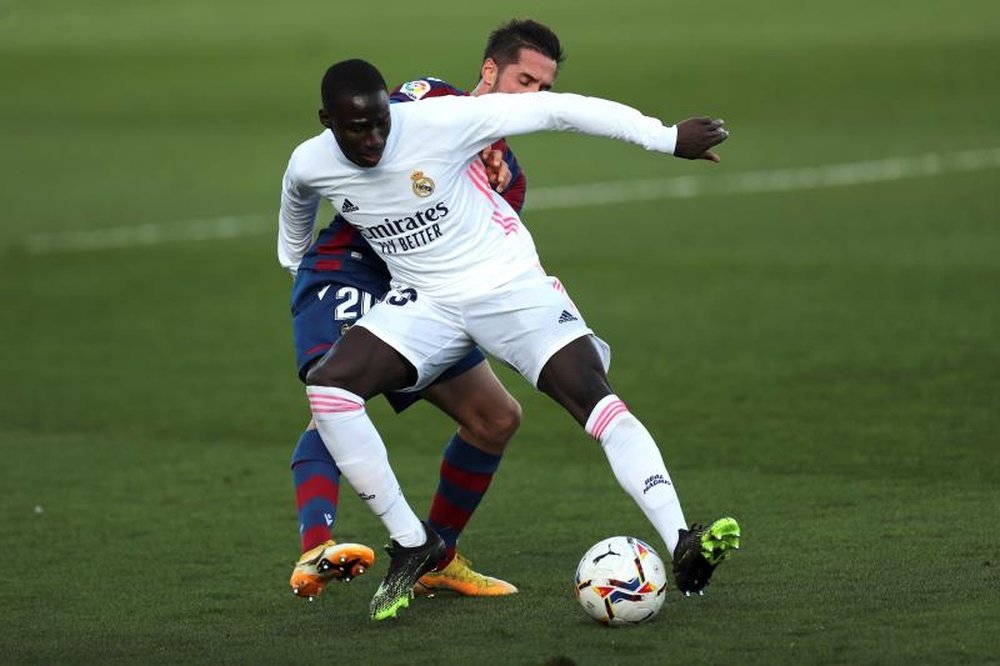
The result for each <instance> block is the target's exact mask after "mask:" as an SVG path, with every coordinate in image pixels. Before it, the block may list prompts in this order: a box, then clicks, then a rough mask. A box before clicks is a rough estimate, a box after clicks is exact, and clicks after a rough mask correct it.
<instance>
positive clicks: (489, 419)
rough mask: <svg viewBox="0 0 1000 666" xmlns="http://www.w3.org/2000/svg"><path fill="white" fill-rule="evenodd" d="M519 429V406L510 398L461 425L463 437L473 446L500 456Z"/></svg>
mask: <svg viewBox="0 0 1000 666" xmlns="http://www.w3.org/2000/svg"><path fill="white" fill-rule="evenodd" d="M519 427H521V405H520V404H518V402H517V400H515V399H514V398H513V397H512V396H508V399H507V400H506V401H504V402H503V403H498V404H495V405H493V406H492V408H491V409H490V411H488V412H485V413H480V414H477V415H476V418H474V419H471V420H470V421H469V422H468V423H463V424H462V429H463V433H462V434H463V436H464V437H465V438H466V439H467V440H468V441H469V442H470V443H472V444H473V445H475V446H477V447H478V448H480V449H483V450H484V451H487V452H488V453H492V454H494V455H500V454H502V453H503V452H504V450H505V449H506V448H507V444H508V443H509V442H510V440H511V439H512V438H513V437H514V433H516V432H517V429H518V428H519Z"/></svg>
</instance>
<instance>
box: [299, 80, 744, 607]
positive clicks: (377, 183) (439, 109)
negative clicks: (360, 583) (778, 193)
mask: <svg viewBox="0 0 1000 666" xmlns="http://www.w3.org/2000/svg"><path fill="white" fill-rule="evenodd" d="M321 89H322V97H323V108H324V116H323V122H324V124H325V126H326V127H327V128H328V129H329V130H330V131H329V132H323V133H321V134H320V135H318V136H316V137H314V138H312V139H309V140H307V141H305V142H303V143H302V144H300V145H299V146H298V147H297V148H296V149H295V150H294V151H293V153H292V156H291V159H290V160H289V163H288V168H287V169H286V171H285V176H284V179H283V184H282V202H281V211H280V215H279V225H280V228H281V233H280V234H279V240H280V244H281V248H280V251H279V257H280V259H281V262H282V264H283V265H285V266H286V267H287V266H294V265H297V263H298V260H299V258H300V257H301V250H297V248H302V249H304V247H305V245H306V244H307V243H306V241H307V239H310V238H311V235H312V229H313V225H314V224H315V213H316V206H317V205H318V203H319V201H320V200H321V199H326V200H327V201H329V202H330V203H331V204H332V205H333V206H334V208H335V209H336V210H340V211H341V212H342V214H343V215H344V218H345V219H346V220H347V221H348V222H349V223H350V224H351V225H352V226H353V227H355V228H356V229H357V230H358V231H359V232H360V233H361V235H362V236H363V237H365V238H366V239H367V240H369V241H370V244H371V246H372V248H373V249H374V250H375V251H376V252H378V254H379V255H380V256H381V257H382V259H383V260H384V261H385V262H386V265H387V266H388V268H389V271H390V274H391V275H392V278H393V289H392V290H390V291H389V292H388V293H387V295H386V296H385V298H384V299H383V300H382V301H380V302H379V303H377V304H376V305H375V306H373V307H372V309H371V310H370V311H369V312H368V313H367V314H366V315H365V317H364V318H363V319H361V320H360V321H359V322H358V324H357V325H356V326H354V327H352V328H351V329H350V330H348V331H347V332H346V333H345V334H344V335H343V337H342V338H341V339H340V341H339V342H338V344H337V345H336V346H335V347H334V348H333V349H332V350H331V351H330V352H329V353H328V354H326V355H325V356H324V357H323V358H322V359H321V360H320V361H319V362H318V363H317V364H315V365H314V366H313V367H312V368H311V369H310V370H309V372H308V373H307V375H306V383H307V395H308V397H309V402H310V408H311V410H312V413H313V418H314V420H315V421H316V424H317V427H318V429H319V432H320V435H321V437H322V439H323V442H324V444H325V445H326V447H327V448H328V449H329V450H330V452H331V454H332V456H333V458H334V459H335V460H336V461H337V464H338V466H339V467H340V470H341V472H342V473H343V475H344V477H345V478H347V479H348V481H349V482H350V484H351V486H352V487H353V488H354V489H355V490H356V491H357V492H358V494H359V496H360V497H361V498H362V500H363V501H365V502H366V503H367V504H368V506H369V508H370V509H371V510H372V512H373V513H375V515H377V516H378V517H379V519H380V520H381V521H382V523H383V524H384V525H385V527H386V529H387V531H388V532H389V535H390V538H391V541H392V544H391V546H390V547H389V549H388V550H389V554H390V563H389V570H388V572H387V573H386V575H385V578H384V579H383V581H382V583H381V584H380V586H379V588H378V590H377V591H376V593H375V595H374V596H373V598H372V601H371V606H370V613H371V617H372V618H373V619H375V620H381V619H385V618H388V617H395V615H396V614H397V612H398V610H399V609H400V608H403V607H406V606H407V605H408V604H409V600H410V598H412V594H413V593H412V588H413V585H414V584H415V583H416V581H417V580H418V579H419V578H420V576H422V575H424V574H425V573H427V572H428V571H430V570H431V569H433V567H434V566H435V563H436V562H437V561H438V559H439V558H440V557H441V555H442V553H444V551H445V545H444V543H443V541H442V540H441V537H440V536H439V535H438V534H437V533H436V532H434V531H433V530H431V529H430V528H428V527H427V526H426V525H425V524H424V523H422V522H421V521H420V520H419V519H418V518H417V517H416V515H415V514H414V513H413V511H412V509H411V508H410V506H409V504H408V503H407V501H406V499H405V497H404V496H403V493H402V490H401V488H400V486H399V483H398V481H397V480H396V476H395V473H394V471H393V470H392V467H391V466H390V465H389V460H388V453H387V451H386V448H385V445H384V444H383V442H382V440H381V438H380V436H379V435H378V432H377V431H376V430H375V427H374V425H373V424H372V422H371V420H370V419H369V418H368V416H367V413H366V411H365V401H366V400H367V399H369V398H370V397H372V396H374V395H377V394H379V393H382V392H384V391H387V390H400V389H406V390H411V391H416V390H420V389H422V388H424V387H426V386H427V385H428V382H430V381H432V380H433V379H434V378H435V377H437V376H438V375H439V374H440V372H441V371H443V370H444V369H445V368H448V367H450V366H451V365H452V364H453V363H455V362H456V361H457V360H459V359H461V358H463V357H464V356H465V355H466V354H467V353H468V352H469V350H470V349H472V348H473V347H474V346H475V345H476V344H478V345H479V346H481V347H482V348H483V349H485V350H486V351H487V352H489V353H490V354H492V355H494V356H496V357H497V358H499V359H501V360H503V361H504V362H506V363H508V364H509V365H511V366H512V367H514V368H516V369H517V370H518V371H519V372H520V373H521V374H522V375H523V376H524V377H525V378H526V379H527V380H528V381H530V382H531V383H532V384H533V385H534V386H536V387H537V388H538V389H539V390H541V391H543V392H544V393H546V394H547V395H549V396H551V397H552V398H553V399H554V400H556V401H557V402H558V403H559V404H561V405H562V406H563V407H564V408H565V409H566V410H567V411H568V412H569V413H570V414H571V415H572V416H573V418H574V419H575V420H576V421H577V422H578V423H579V424H580V425H581V426H582V427H583V428H584V430H585V431H586V432H587V433H588V434H590V435H591V436H592V437H594V438H595V439H597V440H598V441H599V442H600V443H601V446H602V448H603V450H604V452H605V455H606V456H607V458H608V461H609V463H610V465H611V468H612V471H613V473H614V475H615V477H616V479H617V480H618V482H619V484H620V485H621V486H622V488H623V489H624V490H625V491H626V492H627V493H628V494H629V495H630V496H631V497H632V498H633V499H634V500H635V502H636V503H637V505H638V506H639V507H640V509H641V510H642V511H643V513H644V514H645V515H646V517H647V518H648V519H649V521H650V523H651V524H652V525H653V527H654V529H656V531H657V533H658V534H659V535H660V537H661V538H662V539H663V541H664V543H665V544H666V546H667V548H668V550H669V552H670V553H671V556H672V561H673V570H674V580H675V583H676V584H677V586H678V588H679V589H680V590H681V591H683V592H686V593H689V592H700V591H701V590H702V589H704V587H705V586H706V585H707V584H708V582H709V580H710V578H711V576H712V574H713V572H714V570H715V567H716V566H717V565H718V564H719V563H720V562H721V561H722V560H723V559H724V558H725V557H726V556H728V555H729V554H730V553H731V552H732V551H733V550H734V549H735V548H737V547H738V545H739V538H740V529H739V525H738V524H737V522H736V521H735V520H734V519H732V518H729V517H724V518H720V519H717V520H715V521H713V522H712V523H710V524H709V525H708V526H707V527H700V526H692V527H691V528H689V527H688V525H687V523H686V521H685V519H684V513H683V511H682V510H681V506H680V500H679V499H678V497H677V493H676V491H675V490H674V487H673V482H672V480H671V478H670V475H669V473H668V472H667V469H666V466H665V464H664V462H663V458H662V456H661V455H660V452H659V449H658V448H657V446H656V443H655V442H654V441H653V438H652V437H651V436H650V434H649V432H648V431H647V430H646V429H645V427H643V425H642V424H641V423H640V422H639V420H638V419H637V418H636V417H635V416H634V415H632V414H631V412H630V411H629V410H628V408H627V407H626V406H625V404H624V403H623V402H622V401H621V400H620V399H619V398H618V396H617V395H615V393H614V391H613V389H612V388H611V384H610V381H609V380H608V377H607V365H608V361H609V358H610V349H609V348H608V346H607V345H606V344H605V343H604V342H603V341H601V340H600V339H599V338H597V337H596V336H595V335H594V334H593V331H592V330H591V329H590V328H589V327H588V326H587V325H586V323H585V322H584V320H583V316H582V315H581V313H580V312H579V310H577V308H576V306H575V305H573V302H572V301H571V300H570V298H569V296H568V295H567V294H566V293H565V290H564V289H562V285H561V284H560V283H559V281H558V280H557V279H555V278H554V277H552V276H548V275H546V274H545V272H544V270H543V269H542V268H541V265H540V261H539V258H538V254H537V252H536V250H535V246H534V242H533V240H532V238H531V234H530V232H529V231H528V229H527V228H526V227H524V225H523V224H522V223H521V221H520V218H519V217H518V215H517V213H516V212H515V211H514V210H513V209H512V208H511V207H510V205H509V204H507V202H505V201H504V200H503V199H502V198H501V197H500V196H498V195H497V194H496V193H495V192H493V191H492V190H491V189H490V188H489V184H488V181H487V179H486V176H485V173H484V170H483V166H482V164H481V162H480V161H479V159H478V157H477V154H478V151H480V150H482V149H483V148H485V147H487V146H489V145H490V144H492V143H493V142H494V141H496V140H497V139H498V138H501V137H504V136H515V135H519V134H527V133H531V132H537V131H542V130H575V131H579V132H583V133H587V134H593V135H597V136H605V137H608V138H617V139H620V140H625V141H628V142H631V143H635V144H637V145H640V146H643V147H645V148H646V149H648V150H654V151H657V152H662V153H666V154H673V155H676V156H678V157H684V158H688V159H706V160H711V161H718V159H719V158H718V156H717V155H716V154H715V153H714V152H712V150H711V148H712V147H713V146H715V145H717V144H719V143H721V142H722V141H724V140H725V139H726V137H727V136H728V133H727V131H726V130H725V128H724V126H723V122H722V121H721V120H713V119H711V118H692V119H688V120H684V121H682V122H680V123H678V124H677V125H671V126H667V125H664V124H663V123H662V122H661V121H660V120H658V119H656V118H651V117H648V116H644V115H642V114H641V113H640V112H638V111H636V110H635V109H632V108H630V107H627V106H624V105H621V104H617V103H615V102H610V101H607V100H601V99H597V98H591V97H582V96H580V95H570V94H558V93H551V92H538V93H526V94H522V95H502V94H495V95H483V96H480V97H441V98H436V99H431V100H427V101H425V102H422V103H420V104H402V105H400V104H397V105H392V106H390V105H389V99H388V93H387V91H386V89H385V82H384V80H383V79H382V75H381V74H380V73H379V72H378V70H377V69H376V68H375V67H374V66H372V65H371V64H370V63H367V62H365V61H362V60H347V61H342V62H339V63H337V64H335V65H333V66H332V67H330V68H329V69H328V70H327V72H326V74H325V75H324V77H323V83H322V88H321ZM348 201H350V203H351V206H350V207H349V208H350V212H344V211H345V208H348V207H347V206H346V204H347V202H348Z"/></svg>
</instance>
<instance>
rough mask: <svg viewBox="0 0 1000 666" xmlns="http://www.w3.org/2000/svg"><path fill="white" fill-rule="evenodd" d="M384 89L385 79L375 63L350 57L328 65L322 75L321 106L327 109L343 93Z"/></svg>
mask: <svg viewBox="0 0 1000 666" xmlns="http://www.w3.org/2000/svg"><path fill="white" fill-rule="evenodd" d="M385 89H386V87H385V79H384V78H382V73H381V72H379V71H378V69H377V68H376V67H375V65H373V64H371V63H370V62H368V61H367V60H361V59H360V58H352V59H350V60H341V61H340V62H338V63H335V64H333V65H330V67H329V69H327V70H326V74H324V75H323V83H322V85H321V86H320V96H321V97H322V99H323V108H325V109H326V110H328V111H329V110H332V109H333V107H334V106H336V100H337V99H338V98H340V97H343V96H344V95H351V96H353V95H367V94H369V93H373V92H378V91H380V90H385Z"/></svg>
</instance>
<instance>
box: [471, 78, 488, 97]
mask: <svg viewBox="0 0 1000 666" xmlns="http://www.w3.org/2000/svg"><path fill="white" fill-rule="evenodd" d="M489 91H490V87H489V86H488V85H486V82H485V81H483V80H482V79H479V83H477V84H476V87H475V88H473V89H472V90H471V91H470V92H469V94H470V95H472V96H473V97H478V96H479V95H485V94H486V93H488V92H489Z"/></svg>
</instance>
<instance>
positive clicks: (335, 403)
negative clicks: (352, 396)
mask: <svg viewBox="0 0 1000 666" xmlns="http://www.w3.org/2000/svg"><path fill="white" fill-rule="evenodd" d="M306 395H307V396H308V397H309V408H310V409H311V410H312V412H313V414H339V413H341V412H355V411H357V410H359V409H364V408H365V406H364V404H358V403H357V402H355V401H353V400H349V399H347V398H341V397H339V396H335V395H328V394H326V393H321V392H319V391H306Z"/></svg>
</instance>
